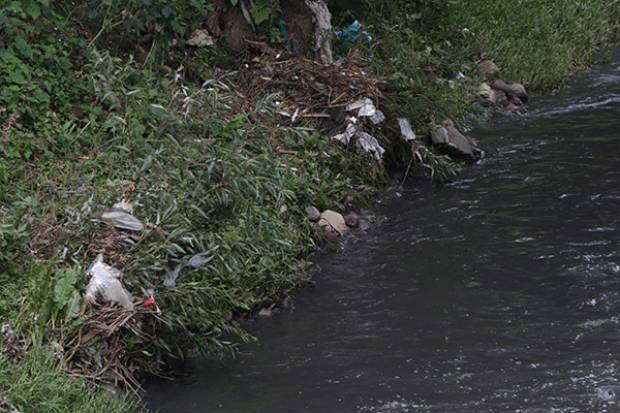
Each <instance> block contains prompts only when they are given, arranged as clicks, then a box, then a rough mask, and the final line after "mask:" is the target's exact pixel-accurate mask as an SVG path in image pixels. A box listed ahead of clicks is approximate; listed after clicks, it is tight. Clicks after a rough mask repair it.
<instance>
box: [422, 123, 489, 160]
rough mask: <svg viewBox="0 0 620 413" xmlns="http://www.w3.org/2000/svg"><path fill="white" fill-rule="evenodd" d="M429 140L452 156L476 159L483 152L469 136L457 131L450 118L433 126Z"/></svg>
mask: <svg viewBox="0 0 620 413" xmlns="http://www.w3.org/2000/svg"><path fill="white" fill-rule="evenodd" d="M431 140H432V142H433V145H435V146H437V147H438V148H439V149H441V150H443V151H444V152H446V153H447V154H448V155H450V156H452V157H456V158H466V159H468V160H470V161H476V160H478V159H480V158H481V157H482V154H483V152H482V150H480V148H479V147H478V144H477V143H476V142H475V141H474V140H473V139H472V138H470V137H469V136H465V135H463V134H462V133H461V132H459V130H458V129H457V128H456V127H455V126H454V123H453V122H452V121H451V120H446V121H444V122H443V124H442V125H435V126H433V127H432V129H431Z"/></svg>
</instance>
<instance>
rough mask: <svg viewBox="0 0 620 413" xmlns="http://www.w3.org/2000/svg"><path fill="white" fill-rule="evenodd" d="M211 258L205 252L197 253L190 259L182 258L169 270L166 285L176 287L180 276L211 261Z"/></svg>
mask: <svg viewBox="0 0 620 413" xmlns="http://www.w3.org/2000/svg"><path fill="white" fill-rule="evenodd" d="M211 259H212V257H211V256H209V255H208V254H207V253H206V252H205V253H201V254H196V255H194V256H192V257H191V258H190V259H184V260H182V261H181V262H180V263H179V264H178V265H177V266H176V267H174V269H173V270H172V271H170V272H168V273H167V274H166V275H165V276H164V287H166V288H168V289H171V288H174V287H176V282H177V279H179V277H182V276H183V275H184V274H185V273H187V271H189V270H192V269H196V268H200V267H202V266H204V265H206V264H207V263H208V262H209V261H211Z"/></svg>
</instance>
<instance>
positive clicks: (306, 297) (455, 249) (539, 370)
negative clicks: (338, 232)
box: [147, 53, 620, 413]
mask: <svg viewBox="0 0 620 413" xmlns="http://www.w3.org/2000/svg"><path fill="white" fill-rule="evenodd" d="M613 61H614V62H615V63H609V64H600V65H596V66H594V67H593V68H592V70H590V71H589V72H588V73H585V74H583V75H581V76H580V77H579V78H578V79H577V80H576V81H575V82H574V84H573V85H572V86H571V87H568V88H566V89H565V90H563V91H561V92H560V93H558V94H556V95H553V96H549V97H535V98H533V99H531V103H530V105H529V113H528V114H527V115H526V116H498V117H496V118H495V119H493V120H492V121H490V122H488V123H486V124H483V125H480V126H477V127H476V128H475V129H474V130H473V131H471V135H472V136H474V137H476V138H477V139H478V141H479V142H480V143H481V145H482V146H483V147H484V148H485V150H486V152H487V155H486V157H485V159H484V160H483V161H481V162H480V163H479V164H478V165H475V166H473V167H471V168H468V169H467V170H466V171H465V172H463V173H462V174H460V175H459V176H458V177H456V178H455V179H454V180H453V181H452V182H451V183H449V184H447V185H442V186H438V185H432V184H429V183H422V184H420V182H417V183H415V184H413V185H410V187H409V188H406V189H404V190H402V196H401V197H392V198H390V199H386V200H384V201H383V202H381V204H380V205H378V207H377V212H378V213H379V214H381V215H382V216H385V217H386V220H385V221H384V222H383V223H382V224H380V225H377V226H376V227H374V228H372V230H371V231H370V232H369V233H368V234H366V235H364V236H361V235H356V234H353V235H352V236H351V237H349V238H348V239H346V240H345V241H344V249H343V251H342V253H339V254H333V253H332V254H321V255H319V256H318V257H317V259H316V265H317V268H318V270H317V271H316V274H315V275H314V279H315V281H316V288H314V289H306V290H302V291H300V292H299V293H297V294H296V295H295V297H294V299H293V304H294V306H293V307H294V308H293V309H290V310H284V311H282V312H280V313H277V314H276V315H275V316H274V317H272V318H269V319H263V320H260V321H257V322H254V323H252V324H251V325H250V326H249V328H250V330H251V331H252V332H253V333H254V334H255V335H256V336H257V337H258V338H259V340H260V341H259V343H258V344H255V345H250V346H245V347H244V348H243V351H242V353H241V354H240V355H239V357H238V358H237V359H236V360H226V361H223V362H213V361H209V362H205V363H204V364H201V365H199V366H198V368H197V369H196V370H195V371H194V372H193V375H192V377H191V380H182V381H179V382H166V381H159V382H155V383H151V384H149V386H148V396H147V400H148V403H149V406H150V408H151V409H152V411H161V412H177V413H180V412H209V413H210V412H214V413H216V412H221V413H296V412H316V413H319V412H325V413H332V412H333V413H348V412H355V413H363V412H378V413H388V412H389V413H392V412H394V413H396V412H399V413H400V412H471V413H482V412H523V413H525V412H527V413H539V412H540V413H542V412H545V413H546V412H549V413H551V412H553V413H556V412H557V413H559V412H606V411H609V412H613V411H620V228H619V227H618V221H619V217H620V64H618V62H620V54H618V53H617V54H616V56H615V59H614V60H613Z"/></svg>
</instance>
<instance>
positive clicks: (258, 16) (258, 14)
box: [250, 0, 273, 24]
mask: <svg viewBox="0 0 620 413" xmlns="http://www.w3.org/2000/svg"><path fill="white" fill-rule="evenodd" d="M272 12H273V9H272V8H271V3H270V2H269V0H257V1H256V3H255V4H254V7H252V10H250V14H251V15H252V20H254V23H256V24H261V23H263V22H265V21H267V20H269V19H270V18H271V14H272Z"/></svg>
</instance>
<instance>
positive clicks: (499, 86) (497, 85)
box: [491, 79, 529, 103]
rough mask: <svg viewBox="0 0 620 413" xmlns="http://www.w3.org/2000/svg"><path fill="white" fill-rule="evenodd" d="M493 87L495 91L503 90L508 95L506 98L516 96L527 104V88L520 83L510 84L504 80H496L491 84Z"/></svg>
mask: <svg viewBox="0 0 620 413" xmlns="http://www.w3.org/2000/svg"><path fill="white" fill-rule="evenodd" d="M491 87H492V88H493V89H495V90H501V91H502V92H504V93H506V96H508V97H509V98H510V96H516V97H518V98H519V99H521V100H522V101H523V102H525V103H527V101H528V98H529V97H528V95H527V91H526V90H525V87H524V86H523V85H522V84H520V83H511V84H508V83H506V82H504V81H503V80H502V79H495V80H494V81H493V82H492V83H491Z"/></svg>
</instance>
